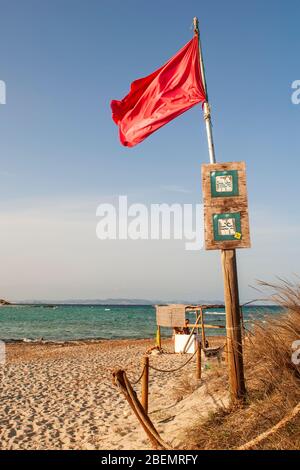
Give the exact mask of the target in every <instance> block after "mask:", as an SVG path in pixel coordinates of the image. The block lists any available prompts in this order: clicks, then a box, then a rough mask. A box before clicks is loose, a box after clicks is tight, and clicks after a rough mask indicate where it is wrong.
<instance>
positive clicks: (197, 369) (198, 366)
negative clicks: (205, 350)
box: [196, 341, 201, 380]
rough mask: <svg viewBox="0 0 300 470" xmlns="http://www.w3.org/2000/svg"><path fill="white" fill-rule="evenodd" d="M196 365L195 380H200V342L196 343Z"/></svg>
mask: <svg viewBox="0 0 300 470" xmlns="http://www.w3.org/2000/svg"><path fill="white" fill-rule="evenodd" d="M196 363H197V368H196V379H197V380H201V342H200V341H198V344H197V355H196Z"/></svg>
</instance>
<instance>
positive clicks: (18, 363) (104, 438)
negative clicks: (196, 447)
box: [0, 337, 228, 450]
mask: <svg viewBox="0 0 300 470" xmlns="http://www.w3.org/2000/svg"><path fill="white" fill-rule="evenodd" d="M223 342H224V339H222V338H217V337H216V338H214V339H213V340H212V344H222V343H223ZM151 346H153V340H121V341H117V340H115V341H95V342H74V343H65V344H49V343H47V344H40V343H39V344H32V343H12V344H8V345H7V360H6V364H5V365H3V366H0V373H1V384H2V385H1V396H0V399H1V403H2V406H1V411H0V446H1V449H107V450H108V449H128V450H130V449H150V448H151V446H150V444H149V441H148V438H147V437H146V435H145V433H144V431H143V430H142V428H141V427H140V425H139V423H138V422H137V420H136V418H135V416H134V415H133V413H132V411H131V409H130V408H129V406H128V404H127V402H126V400H125V399H124V397H123V396H122V395H121V393H120V391H119V390H118V389H117V388H116V387H115V386H114V385H113V383H112V371H113V370H115V369H116V368H124V369H126V371H128V377H129V378H130V379H132V380H135V379H136V378H137V377H138V375H139V373H140V370H141V367H140V361H141V358H142V356H143V354H144V353H145V352H146V351H147V350H148V349H149V348H150V347H151ZM163 348H164V350H165V351H166V353H165V354H161V355H158V356H155V355H153V356H152V355H151V357H150V361H151V364H153V365H154V366H156V367H161V368H163V369H170V368H174V367H178V366H179V365H180V364H183V363H184V362H185V361H186V360H187V358H188V357H189V356H187V355H180V354H173V353H172V342H171V341H165V342H164V343H163ZM222 368H224V364H223V363H221V365H218V363H217V361H216V360H215V359H212V360H209V362H208V363H205V362H204V361H203V374H202V382H201V383H200V384H199V382H198V383H197V381H196V379H195V358H194V359H193V360H192V361H191V363H190V364H189V366H187V367H185V368H184V369H183V370H181V371H178V372H174V373H170V374H165V373H164V374H162V373H159V372H156V371H154V370H151V373H150V395H149V414H150V418H151V419H152V420H153V423H154V424H155V426H156V427H157V429H158V431H159V432H160V433H161V436H162V437H163V438H164V439H165V440H166V441H167V442H169V443H170V444H171V445H172V446H173V447H177V446H187V447H188V442H187V437H186V431H187V430H188V428H189V426H190V425H192V423H193V421H194V420H198V422H199V420H201V419H204V418H205V417H206V416H207V415H208V413H209V412H210V411H212V410H213V409H216V407H218V406H223V405H226V404H227V402H228V397H227V387H221V390H217V389H216V387H215V385H214V386H213V387H212V389H211V391H210V384H212V382H213V380H212V378H211V377H214V375H215V373H217V374H218V373H219V372H218V371H220V370H222ZM135 390H136V391H137V393H138V394H139V393H140V384H138V385H137V386H135Z"/></svg>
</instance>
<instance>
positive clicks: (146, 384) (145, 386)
mask: <svg viewBox="0 0 300 470" xmlns="http://www.w3.org/2000/svg"><path fill="white" fill-rule="evenodd" d="M142 367H143V369H144V372H143V375H142V399H141V404H142V407H143V408H144V410H145V413H147V414H148V392H149V357H148V356H144V357H143V358H142Z"/></svg>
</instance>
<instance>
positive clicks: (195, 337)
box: [155, 304, 225, 354]
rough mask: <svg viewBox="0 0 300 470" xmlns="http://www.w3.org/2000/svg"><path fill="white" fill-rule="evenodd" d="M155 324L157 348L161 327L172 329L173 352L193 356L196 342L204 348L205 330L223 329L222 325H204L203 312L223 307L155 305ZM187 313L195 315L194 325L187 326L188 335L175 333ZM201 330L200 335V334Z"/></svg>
mask: <svg viewBox="0 0 300 470" xmlns="http://www.w3.org/2000/svg"><path fill="white" fill-rule="evenodd" d="M155 308H156V323H157V338H158V346H159V347H160V348H161V336H160V329H161V327H165V328H173V329H174V352H175V353H185V354H194V353H195V351H196V349H197V342H198V341H201V342H202V348H203V349H204V348H205V344H206V337H205V328H213V329H218V328H225V326H223V325H207V324H205V323H204V314H205V313H209V312H205V311H207V310H211V309H224V305H182V304H170V305H156V306H155ZM187 313H194V314H195V317H196V318H195V323H192V324H188V327H189V328H190V330H191V331H190V334H187V335H186V334H182V333H176V329H177V328H178V329H181V328H184V327H185V326H186V325H185V319H186V315H187ZM200 328H201V333H200Z"/></svg>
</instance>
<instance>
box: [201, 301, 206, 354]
mask: <svg viewBox="0 0 300 470" xmlns="http://www.w3.org/2000/svg"><path fill="white" fill-rule="evenodd" d="M201 336H202V348H203V349H205V342H206V339H205V328H204V318H203V310H202V308H201Z"/></svg>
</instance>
